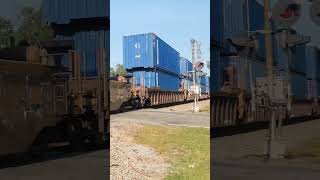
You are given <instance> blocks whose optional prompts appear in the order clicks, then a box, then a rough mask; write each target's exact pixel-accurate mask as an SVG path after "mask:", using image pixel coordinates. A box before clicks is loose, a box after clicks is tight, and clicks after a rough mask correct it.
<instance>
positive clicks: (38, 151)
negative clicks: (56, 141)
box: [31, 132, 49, 159]
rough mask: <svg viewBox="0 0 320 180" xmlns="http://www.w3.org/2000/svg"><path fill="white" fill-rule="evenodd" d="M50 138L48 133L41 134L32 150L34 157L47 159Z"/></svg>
mask: <svg viewBox="0 0 320 180" xmlns="http://www.w3.org/2000/svg"><path fill="white" fill-rule="evenodd" d="M48 138H49V137H48V133H46V132H43V133H41V134H40V135H39V136H38V137H37V139H36V141H35V143H34V145H33V147H32V149H31V155H32V157H34V158H41V159H43V158H46V157H47V153H48V150H49V139H48Z"/></svg>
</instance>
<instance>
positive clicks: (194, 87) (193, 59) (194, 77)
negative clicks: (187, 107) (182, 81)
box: [191, 39, 199, 112]
mask: <svg viewBox="0 0 320 180" xmlns="http://www.w3.org/2000/svg"><path fill="white" fill-rule="evenodd" d="M195 44H196V40H194V39H191V45H192V79H193V95H194V105H193V108H192V110H193V112H199V107H198V105H197V96H198V95H197V94H198V93H197V92H196V90H197V88H196V86H197V85H196V62H195Z"/></svg>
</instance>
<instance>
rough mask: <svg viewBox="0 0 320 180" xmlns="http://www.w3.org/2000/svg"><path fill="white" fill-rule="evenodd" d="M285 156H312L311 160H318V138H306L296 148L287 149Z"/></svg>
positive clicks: (319, 152) (319, 139) (319, 141)
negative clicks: (306, 139)
mask: <svg viewBox="0 0 320 180" xmlns="http://www.w3.org/2000/svg"><path fill="white" fill-rule="evenodd" d="M286 158H288V159H299V158H312V160H314V161H318V162H320V138H314V139H311V140H308V141H306V142H305V143H303V144H301V145H300V146H298V147H296V148H291V149H288V153H287V155H286Z"/></svg>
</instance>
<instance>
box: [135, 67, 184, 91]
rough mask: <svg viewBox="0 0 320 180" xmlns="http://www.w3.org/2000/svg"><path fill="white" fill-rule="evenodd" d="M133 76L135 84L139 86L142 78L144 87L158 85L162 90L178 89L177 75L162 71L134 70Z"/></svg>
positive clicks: (178, 80)
mask: <svg viewBox="0 0 320 180" xmlns="http://www.w3.org/2000/svg"><path fill="white" fill-rule="evenodd" d="M133 76H134V77H135V79H136V85H137V86H140V85H141V82H142V80H141V79H142V78H143V82H144V86H145V87H160V90H162V91H179V86H180V79H179V77H178V76H174V75H171V74H167V73H165V72H162V71H157V70H153V71H135V72H133Z"/></svg>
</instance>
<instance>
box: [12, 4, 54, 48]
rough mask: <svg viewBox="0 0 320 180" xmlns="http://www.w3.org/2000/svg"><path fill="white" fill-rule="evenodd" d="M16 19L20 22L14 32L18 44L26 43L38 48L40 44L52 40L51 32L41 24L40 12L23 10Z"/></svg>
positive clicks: (27, 8) (28, 8)
mask: <svg viewBox="0 0 320 180" xmlns="http://www.w3.org/2000/svg"><path fill="white" fill-rule="evenodd" d="M18 19H19V20H20V22H21V24H20V26H19V27H18V29H17V32H16V39H17V40H18V42H22V41H26V42H28V44H30V45H33V46H40V42H42V41H48V40H52V39H53V38H54V32H53V30H52V29H51V28H50V27H49V26H47V25H43V24H42V23H41V10H35V9H33V8H30V7H26V8H23V9H22V10H21V12H20V14H19V15H18Z"/></svg>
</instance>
